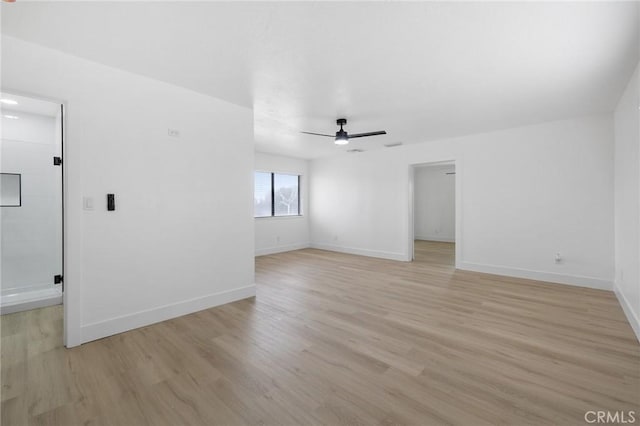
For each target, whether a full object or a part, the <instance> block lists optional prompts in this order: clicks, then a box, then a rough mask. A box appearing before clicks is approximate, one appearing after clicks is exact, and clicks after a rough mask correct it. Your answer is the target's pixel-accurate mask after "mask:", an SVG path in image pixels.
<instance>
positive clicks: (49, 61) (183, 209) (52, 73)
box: [2, 36, 255, 346]
mask: <svg viewBox="0 0 640 426" xmlns="http://www.w3.org/2000/svg"><path fill="white" fill-rule="evenodd" d="M2 87H3V89H4V90H11V91H15V92H18V93H19V92H22V93H26V94H34V95H38V96H41V97H45V98H50V99H54V100H62V101H64V102H65V105H66V109H65V111H66V112H65V131H66V138H65V146H64V160H63V161H64V163H63V165H64V175H65V176H64V182H65V272H64V274H65V333H66V337H65V338H66V344H67V346H75V345H78V344H80V343H83V342H87V341H90V340H94V339H98V338H101V337H104V336H108V335H111V334H115V333H119V332H122V331H126V330H129V329H132V328H135V327H139V326H143V325H147V324H150V323H153V322H157V321H161V320H165V319H168V318H172V317H175V316H179V315H184V314H186V313H190V312H193V311H197V310H201V309H205V308H209V307H212V306H215V305H218V304H222V303H226V302H229V301H233V300H237V299H241V298H246V297H250V296H252V295H255V284H254V260H253V256H254V229H253V214H252V210H253V208H252V204H251V196H250V194H251V192H252V188H253V167H254V144H253V113H252V111H251V110H250V109H247V108H243V107H240V106H237V105H233V104H230V103H227V102H224V101H221V100H218V99H215V98H212V97H209V96H205V95H202V94H198V93H196V92H193V91H190V90H187V89H183V88H180V87H176V86H173V85H170V84H166V83H163V82H160V81H157V80H153V79H150V78H147V77H143V76H140V75H136V74H132V73H128V72H125V71H122V70H118V69H115V68H111V67H107V66H103V65H101V64H97V63H95V62H90V61H86V60H83V59H80V58H77V57H74V56H71V55H68V54H64V53H62V52H59V51H56V50H52V49H48V48H44V47H42V46H39V45H36V44H32V43H27V42H24V41H22V40H19V39H16V38H12V37H8V36H3V37H2ZM169 128H171V129H177V130H178V131H179V132H180V134H179V137H171V136H169V135H168V129H169ZM107 193H114V194H115V196H116V210H115V211H107V210H106V201H105V200H106V194H107ZM83 197H92V198H93V200H94V209H93V210H84V209H83ZM231 242H232V243H231Z"/></svg>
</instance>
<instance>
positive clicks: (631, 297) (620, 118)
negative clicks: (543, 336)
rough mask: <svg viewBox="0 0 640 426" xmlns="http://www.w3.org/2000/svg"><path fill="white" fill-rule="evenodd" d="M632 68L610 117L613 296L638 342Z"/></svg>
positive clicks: (637, 91)
mask: <svg viewBox="0 0 640 426" xmlns="http://www.w3.org/2000/svg"><path fill="white" fill-rule="evenodd" d="M639 68H640V65H639V66H638V67H636V70H635V72H634V73H633V76H632V77H631V80H629V84H628V85H627V87H626V89H625V91H624V93H623V95H622V97H621V98H620V101H619V102H618V105H617V107H616V110H615V113H614V127H615V259H616V260H615V292H616V295H617V296H618V299H619V300H620V304H621V305H622V307H623V308H624V311H625V314H626V315H627V318H628V319H629V322H630V323H631V325H632V327H633V329H634V331H635V333H636V336H637V337H638V340H640V146H639V145H640V109H639V107H640V100H639V99H640V82H639V79H640V76H639V72H640V71H639Z"/></svg>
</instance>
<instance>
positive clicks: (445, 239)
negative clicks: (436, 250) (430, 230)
mask: <svg viewBox="0 0 640 426" xmlns="http://www.w3.org/2000/svg"><path fill="white" fill-rule="evenodd" d="M415 239H416V240H422V241H438V242H441V243H455V242H456V237H447V236H444V237H443V236H441V235H416V237H415Z"/></svg>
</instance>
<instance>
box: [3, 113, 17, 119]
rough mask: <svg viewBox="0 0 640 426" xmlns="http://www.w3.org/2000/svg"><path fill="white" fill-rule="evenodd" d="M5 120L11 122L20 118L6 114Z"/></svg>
mask: <svg viewBox="0 0 640 426" xmlns="http://www.w3.org/2000/svg"><path fill="white" fill-rule="evenodd" d="M4 118H8V119H9V120H17V119H19V118H20V117H18V116H17V115H9V114H5V115H4Z"/></svg>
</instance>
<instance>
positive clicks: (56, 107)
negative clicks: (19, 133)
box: [0, 92, 60, 117]
mask: <svg viewBox="0 0 640 426" xmlns="http://www.w3.org/2000/svg"><path fill="white" fill-rule="evenodd" d="M0 99H7V100H11V101H15V102H17V104H14V105H8V104H5V103H0V109H1V110H2V113H3V114H8V115H13V116H18V117H19V116H20V114H19V113H21V112H28V113H31V114H39V115H46V116H47V117H57V116H58V112H59V111H60V104H57V103H54V102H49V101H45V100H42V99H34V98H31V97H27V96H20V95H16V94H13V93H7V92H2V93H0Z"/></svg>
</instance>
